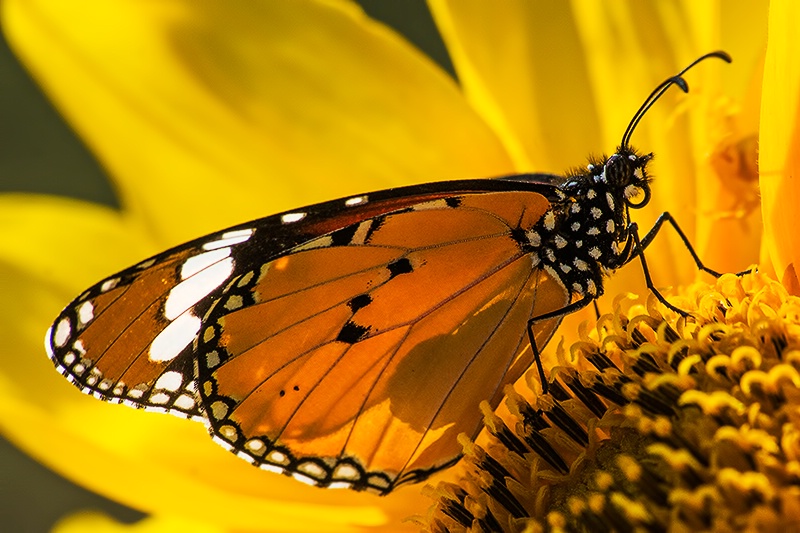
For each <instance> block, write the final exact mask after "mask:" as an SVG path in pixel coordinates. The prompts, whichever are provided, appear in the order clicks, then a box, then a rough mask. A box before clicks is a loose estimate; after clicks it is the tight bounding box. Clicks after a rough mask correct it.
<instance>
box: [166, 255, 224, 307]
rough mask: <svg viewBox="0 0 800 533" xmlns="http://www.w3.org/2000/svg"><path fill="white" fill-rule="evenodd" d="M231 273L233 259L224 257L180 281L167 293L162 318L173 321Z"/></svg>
mask: <svg viewBox="0 0 800 533" xmlns="http://www.w3.org/2000/svg"><path fill="white" fill-rule="evenodd" d="M226 250H228V251H230V248H226ZM207 253H209V254H210V253H214V252H207ZM203 255H206V254H203ZM198 257H199V256H198ZM232 272H233V258H232V257H226V258H225V259H223V260H221V261H219V262H217V263H214V264H212V265H210V266H208V267H207V268H205V269H203V270H201V271H200V272H197V273H196V274H194V275H193V276H192V277H190V278H188V279H185V280H184V281H181V282H180V283H178V284H177V285H176V286H174V287H173V288H172V290H171V291H169V296H167V301H166V302H165V304H164V316H165V317H167V320H173V319H174V318H176V317H177V316H179V315H181V314H182V313H183V312H184V311H186V310H187V309H189V308H190V307H191V306H193V305H194V304H196V303H197V302H199V301H200V300H201V299H203V298H205V297H206V296H208V295H209V294H210V293H211V291H213V290H214V289H216V288H217V287H219V286H220V285H222V282H224V281H225V280H226V279H228V278H229V277H230V275H231V273H232Z"/></svg>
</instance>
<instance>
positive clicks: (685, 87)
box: [620, 50, 733, 147]
mask: <svg viewBox="0 0 800 533" xmlns="http://www.w3.org/2000/svg"><path fill="white" fill-rule="evenodd" d="M710 57H716V58H719V59H722V60H723V61H725V62H726V63H730V62H731V61H733V59H731V56H729V55H728V54H727V53H726V52H723V51H722V50H717V51H715V52H709V53H707V54H705V55H702V56H700V57H698V58H697V59H695V60H694V61H692V63H691V64H689V65H688V66H687V67H686V68H684V69H683V70H681V71H680V72H678V73H677V74H675V75H674V76H671V77H669V78H667V79H666V80H664V81H663V82H661V83H660V84H659V85H658V87H656V88H655V89H653V92H651V93H650V96H648V97H647V98H646V99H645V101H644V103H643V104H642V105H641V107H639V109H638V110H637V111H636V113H635V114H634V115H633V118H632V119H631V121H630V124H628V127H627V128H626V129H625V133H624V134H623V135H622V143H621V144H620V146H622V147H626V146H628V143H629V142H630V140H631V135H633V131H634V130H635V129H636V126H638V125H639V121H640V120H642V117H643V116H644V115H645V113H647V111H649V110H650V108H651V107H653V104H655V103H656V102H657V101H658V99H659V98H661V96H662V95H663V94H664V93H665V92H666V91H667V89H669V88H670V87H671V86H673V85H677V86H678V87H680V88H681V90H682V91H683V92H685V93H688V92H689V84H687V83H686V80H684V79H683V78H682V76H683V75H684V74H686V72H687V71H688V70H689V69H691V68H692V67H694V66H695V65H696V64H698V63H700V62H701V61H705V60H706V59H708V58H710Z"/></svg>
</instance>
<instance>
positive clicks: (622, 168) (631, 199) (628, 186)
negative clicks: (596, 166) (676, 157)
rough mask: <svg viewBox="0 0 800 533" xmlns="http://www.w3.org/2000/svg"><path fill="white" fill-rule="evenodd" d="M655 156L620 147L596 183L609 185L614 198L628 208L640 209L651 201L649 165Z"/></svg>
mask: <svg viewBox="0 0 800 533" xmlns="http://www.w3.org/2000/svg"><path fill="white" fill-rule="evenodd" d="M652 159H653V154H644V155H642V154H639V153H637V152H636V151H635V150H633V149H631V148H630V147H627V146H620V147H619V149H618V150H617V152H616V153H615V154H613V155H612V156H611V157H609V158H608V159H606V160H605V162H604V163H603V166H602V169H601V170H600V173H599V174H598V175H596V176H595V180H596V181H603V182H605V183H606V184H607V185H608V188H609V189H610V191H611V194H613V195H614V197H616V198H619V199H622V200H623V201H624V203H625V205H627V206H628V207H631V208H634V209H638V208H640V207H644V206H645V205H647V203H648V202H649V201H650V179H651V178H650V177H649V176H648V174H647V164H648V163H649V162H650V160H652Z"/></svg>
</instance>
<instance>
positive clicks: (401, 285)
mask: <svg viewBox="0 0 800 533" xmlns="http://www.w3.org/2000/svg"><path fill="white" fill-rule="evenodd" d="M709 57H716V58H721V59H724V60H726V61H730V58H729V56H728V55H727V54H725V53H724V52H713V53H710V54H706V55H704V56H702V57H701V58H699V59H698V60H696V61H695V62H693V63H692V64H691V65H689V66H688V67H686V69H684V70H683V71H681V72H680V73H679V74H677V75H676V76H673V77H671V78H668V79H667V80H665V81H664V82H663V83H662V84H660V85H659V86H658V87H657V88H656V89H655V90H654V91H653V93H651V95H650V96H649V97H648V98H647V100H646V101H645V103H644V104H642V106H641V107H640V108H639V110H638V111H637V113H636V114H635V115H634V118H633V119H632V120H631V122H630V124H629V126H628V128H627V130H626V131H625V133H624V135H623V137H622V142H621V144H620V146H619V148H618V149H617V151H616V153H615V154H613V155H611V156H610V157H606V158H603V159H598V160H595V161H593V162H592V163H591V164H590V165H589V166H588V167H587V169H586V170H585V171H580V172H573V173H571V174H568V175H565V176H556V175H549V174H521V175H514V176H506V177H501V178H495V179H473V180H458V181H446V182H436V183H429V184H423V185H414V186H410V187H401V188H395V189H389V190H384V191H378V192H372V193H369V194H363V195H358V196H351V197H348V198H343V199H339V200H333V201H328V202H324V203H320V204H316V205H312V206H309V207H304V208H302V209H297V210H294V211H289V212H285V213H280V214H277V215H273V216H269V217H266V218H262V219H259V220H254V221H251V222H248V223H245V224H241V225H238V226H235V227H232V228H229V229H225V230H223V231H219V232H217V233H213V234H211V235H208V236H205V237H201V238H199V239H195V240H193V241H191V242H188V243H186V244H183V245H180V246H177V247H175V248H172V249H170V250H167V251H165V252H163V253H160V254H158V255H156V256H154V257H151V258H149V259H147V260H145V261H142V262H140V263H139V264H137V265H134V266H132V267H130V268H127V269H125V270H123V271H122V272H119V273H117V274H114V275H112V276H110V277H108V278H106V279H104V280H102V281H100V282H99V283H97V284H96V285H94V286H93V287H91V288H89V289H88V290H86V291H85V292H84V293H83V294H81V295H80V296H78V297H77V298H76V299H75V300H74V301H73V302H72V303H70V304H69V305H68V306H67V307H66V308H65V309H64V310H63V311H62V312H61V314H60V315H59V316H58V318H56V320H55V321H54V323H53V325H52V326H51V328H50V329H49V330H48V332H47V336H46V347H47V350H48V353H49V356H50V358H51V359H52V361H53V362H54V363H55V365H56V367H57V368H58V370H59V371H60V372H61V373H62V374H63V375H64V376H65V377H66V378H67V379H68V380H69V381H70V382H72V383H73V384H74V385H75V386H77V387H78V388H80V389H81V390H82V391H83V392H85V393H87V394H91V395H92V396H94V397H96V398H98V399H101V400H106V401H109V402H116V403H122V404H126V405H129V406H133V407H136V408H141V409H146V410H151V411H160V412H170V413H173V414H177V415H180V416H184V417H187V418H191V419H195V420H198V421H201V422H203V423H205V424H206V425H207V427H208V429H209V431H210V433H211V435H212V437H213V439H214V440H215V441H216V442H218V443H219V444H221V445H222V446H223V447H225V448H227V449H228V450H230V451H231V452H233V453H235V454H236V455H238V456H239V457H241V458H243V459H245V460H247V461H249V462H250V463H252V464H254V465H256V466H258V467H260V468H262V469H264V470H268V471H274V472H280V473H283V474H287V475H291V476H293V477H295V478H297V479H299V480H301V481H305V482H307V483H311V484H314V485H318V486H321V487H347V488H351V489H355V490H368V491H372V492H375V493H378V494H387V493H389V492H390V491H392V490H393V489H395V488H396V487H398V486H399V485H402V484H405V483H411V482H418V481H421V480H423V479H425V478H426V477H428V476H429V475H431V474H432V473H434V472H436V471H438V470H441V469H443V468H446V467H448V466H450V465H452V464H454V463H455V462H456V461H457V460H458V459H459V457H460V453H461V447H460V445H459V444H458V442H457V436H458V435H459V434H461V433H465V434H467V435H468V436H471V437H475V436H476V435H477V434H478V432H479V431H480V429H481V422H482V417H481V412H480V409H479V408H478V405H479V404H480V403H481V402H482V401H484V400H487V401H488V402H489V404H490V405H491V406H492V407H496V406H497V405H498V404H499V402H500V401H501V399H502V397H503V389H504V386H505V385H506V384H508V383H512V382H514V381H515V380H516V379H517V378H519V377H520V376H521V375H522V374H523V373H524V372H525V371H526V370H527V369H528V368H530V367H531V365H533V364H534V363H535V364H536V365H537V366H538V369H539V374H540V378H541V381H542V387H543V389H544V390H545V391H546V390H547V379H546V376H545V373H544V369H543V368H542V364H541V361H540V360H539V352H540V350H541V349H542V348H543V347H544V346H545V345H546V344H547V342H548V340H549V339H550V338H551V336H552V335H553V333H554V331H555V330H556V328H557V327H558V325H559V323H560V321H561V319H562V318H563V317H564V316H565V315H567V314H569V313H571V312H574V311H576V310H578V309H580V308H582V307H584V306H586V305H588V304H589V303H591V302H593V301H594V300H595V299H596V298H597V297H599V296H600V295H601V294H602V293H603V279H604V277H605V276H607V275H608V274H610V273H612V272H613V271H614V270H616V269H617V268H619V267H621V266H622V265H624V264H626V263H628V262H630V261H632V260H633V259H634V258H636V257H639V258H641V261H642V265H643V267H644V271H645V277H646V279H647V282H648V286H649V287H650V288H651V290H653V291H655V288H654V286H653V284H652V282H651V280H650V277H649V274H648V271H647V268H646V263H645V262H644V254H643V251H644V249H645V248H646V247H647V245H648V244H649V243H650V242H651V241H652V239H653V238H654V237H655V235H656V233H657V232H658V230H659V229H660V228H661V226H662V224H663V223H666V222H668V223H671V224H672V226H673V227H674V228H675V229H676V230H677V231H678V233H679V235H681V236H682V238H683V240H684V242H685V243H686V244H687V247H688V248H689V250H690V251H691V253H692V255H693V257H694V258H695V260H696V263H697V265H698V267H699V268H701V269H705V267H703V266H702V263H700V260H699V259H698V258H697V256H696V254H695V253H694V251H693V250H692V249H691V246H690V244H689V242H688V240H687V239H686V237H685V236H684V235H683V233H682V232H681V231H680V228H679V227H678V226H677V224H676V223H675V222H674V220H672V219H671V217H669V215H668V214H665V215H662V217H661V218H659V220H658V222H657V223H656V225H655V226H654V228H653V229H652V230H651V231H650V232H648V233H647V234H646V235H645V236H644V237H643V238H639V234H638V228H637V226H636V224H635V223H633V222H632V221H631V218H630V210H631V209H637V208H641V207H643V206H644V205H645V204H647V202H648V201H649V199H650V187H649V183H650V178H649V176H648V174H647V165H648V162H649V161H650V160H651V158H652V154H640V153H638V152H637V151H635V150H634V149H633V148H631V147H630V145H629V141H630V137H631V135H632V133H633V131H634V129H635V128H636V126H637V124H638V123H639V121H640V120H641V118H642V116H643V115H644V114H645V112H646V111H647V110H648V109H649V108H650V106H652V105H653V103H654V102H655V101H656V100H658V98H660V96H661V95H662V94H663V93H664V92H665V91H666V90H667V89H668V88H669V87H670V86H672V85H678V86H679V87H681V89H683V90H684V91H687V92H688V86H687V84H686V82H685V80H684V79H683V78H682V77H681V76H682V75H683V74H684V73H685V72H686V71H687V70H688V69H690V68H691V67H692V66H694V65H695V64H697V63H698V62H700V61H702V60H704V59H707V58H709ZM705 270H706V271H708V272H711V273H714V272H713V271H711V270H708V269H705ZM655 294H656V295H657V296H658V297H659V298H660V299H661V300H662V301H663V302H664V303H665V304H666V305H668V306H670V304H669V303H668V302H666V300H664V298H663V297H661V296H660V294H659V293H658V292H657V291H655ZM670 307H672V306H670ZM678 311H680V310H678Z"/></svg>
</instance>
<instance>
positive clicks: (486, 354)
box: [197, 191, 568, 492]
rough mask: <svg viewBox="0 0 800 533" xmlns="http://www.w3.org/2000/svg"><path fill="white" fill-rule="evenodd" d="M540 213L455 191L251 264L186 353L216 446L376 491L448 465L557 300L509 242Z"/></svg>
mask: <svg viewBox="0 0 800 533" xmlns="http://www.w3.org/2000/svg"><path fill="white" fill-rule="evenodd" d="M548 205H549V203H548V202H547V200H546V198H545V197H543V196H542V195H541V194H539V193H537V192H525V191H514V192H486V191H480V192H478V193H476V192H470V191H465V192H463V193H461V194H451V195H450V196H448V197H447V198H446V199H433V200H426V201H423V202H417V203H414V204H410V205H409V206H407V207H406V208H403V209H399V210H396V211H394V212H390V213H382V214H381V215H378V216H374V217H370V218H367V219H363V220H361V221H359V222H357V223H354V224H352V225H349V226H346V227H345V228H341V229H339V230H336V231H334V232H332V233H329V234H326V235H322V236H319V237H317V238H315V239H311V240H308V241H306V242H305V243H303V244H301V245H299V246H297V247H295V248H293V249H291V250H287V253H286V254H285V255H283V256H280V257H278V258H275V259H272V260H270V261H266V262H261V263H258V264H254V265H252V266H251V268H248V269H247V272H244V273H243V274H242V275H241V277H240V278H239V279H238V280H233V281H232V282H231V283H230V284H229V286H228V288H226V289H225V290H224V291H223V294H222V295H221V296H220V298H219V299H218V301H217V302H216V304H215V306H214V307H213V308H212V309H211V310H210V311H209V312H208V313H207V315H206V316H205V317H204V320H203V322H204V327H205V329H204V331H203V332H201V335H200V337H199V340H198V345H199V347H198V350H197V363H198V378H199V387H200V393H201V397H202V401H203V403H204V405H206V406H208V414H209V419H210V425H211V429H212V432H213V433H214V434H215V436H216V437H217V440H218V441H220V442H221V443H222V444H223V445H225V446H226V447H228V448H231V449H232V450H233V451H236V452H237V453H239V454H240V455H244V456H245V457H246V458H249V459H250V460H251V461H252V462H254V463H256V464H258V465H262V466H263V467H264V468H267V469H275V470H282V471H289V472H295V473H297V475H298V476H299V477H304V478H305V480H307V481H311V482H313V483H315V484H320V485H348V486H353V487H355V488H361V489H363V488H368V489H372V490H375V491H378V492H386V491H388V490H390V489H391V488H392V487H393V486H395V485H396V484H399V483H402V482H404V481H417V480H419V479H422V478H424V477H425V476H427V475H428V474H429V473H430V472H432V471H434V470H436V469H439V468H442V467H444V466H446V465H448V464H450V463H452V462H453V461H454V460H455V459H456V458H457V457H458V455H459V453H460V446H459V445H458V444H457V440H456V437H457V435H458V434H459V433H462V432H466V433H468V434H469V435H474V434H475V433H476V432H477V430H478V428H479V426H480V410H479V409H478V404H479V403H480V402H481V401H482V400H484V399H489V400H490V402H491V403H492V404H493V405H496V404H497V403H498V402H499V401H500V399H501V397H502V388H503V385H504V384H506V383H508V382H509V381H513V380H514V379H516V378H517V377H518V376H519V374H520V373H521V371H523V370H524V369H526V368H527V367H528V366H529V365H530V363H531V356H530V352H529V351H528V353H527V357H526V361H525V362H524V364H515V362H519V359H520V357H521V356H522V354H523V352H525V351H526V350H527V346H528V343H527V337H526V331H525V324H526V323H527V321H528V319H529V318H530V317H531V316H535V315H536V314H543V313H546V312H549V311H553V310H557V309H559V308H561V307H563V306H564V305H566V304H567V303H568V302H567V298H568V293H567V292H566V291H565V290H564V289H563V287H562V286H560V285H559V284H558V282H557V281H556V280H554V279H552V278H551V277H549V276H548V275H547V274H546V273H545V271H543V270H542V269H539V268H536V265H535V264H534V263H533V262H532V258H531V255H530V254H529V253H528V251H527V250H526V249H525V246H524V245H523V244H522V243H521V242H519V236H518V235H517V234H516V233H515V231H516V230H517V229H519V228H520V227H530V226H531V225H532V224H533V223H534V222H535V221H536V220H538V219H539V218H541V216H542V215H543V213H544V211H546V209H547V207H548ZM557 322H558V321H557V320H553V321H551V323H550V324H545V325H542V328H541V330H540V336H541V338H540V339H537V341H540V342H541V343H542V344H541V345H544V343H545V342H546V341H547V339H548V338H549V336H550V335H551V334H552V331H553V330H554V329H555V327H556V326H557ZM254 324H257V325H258V327H253V325H254Z"/></svg>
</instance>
